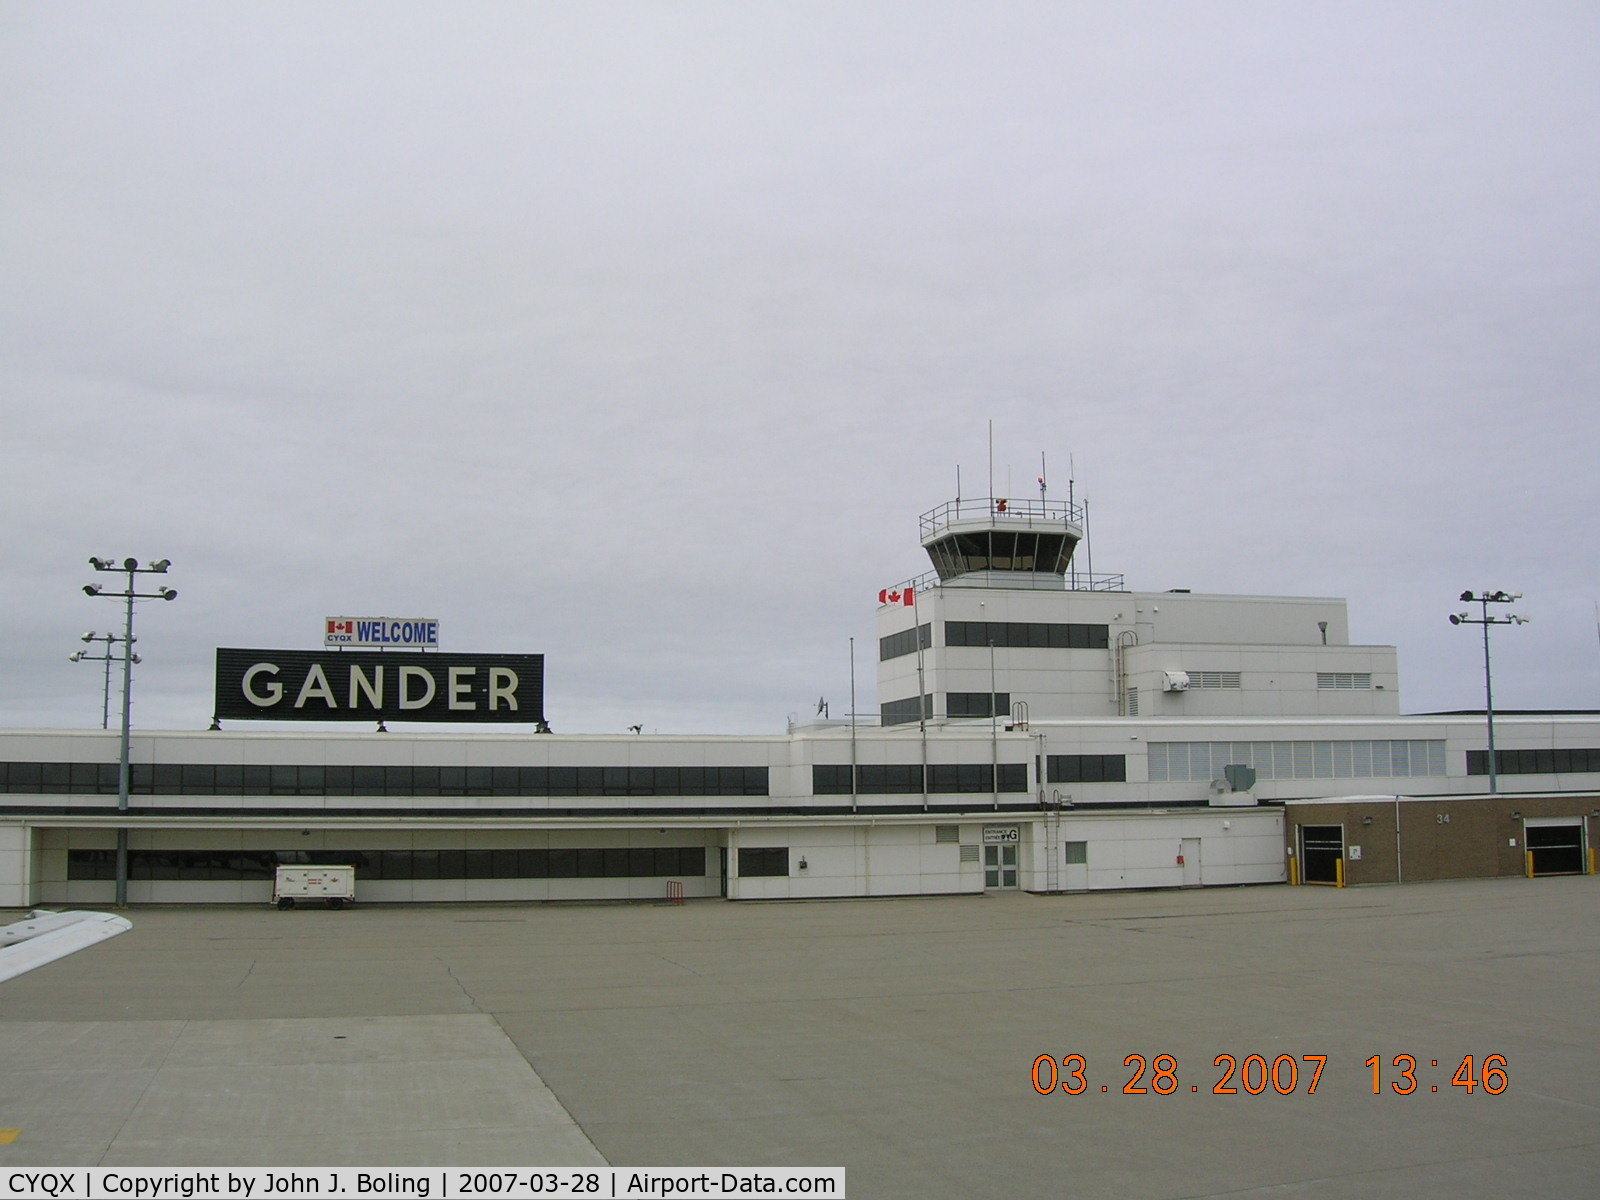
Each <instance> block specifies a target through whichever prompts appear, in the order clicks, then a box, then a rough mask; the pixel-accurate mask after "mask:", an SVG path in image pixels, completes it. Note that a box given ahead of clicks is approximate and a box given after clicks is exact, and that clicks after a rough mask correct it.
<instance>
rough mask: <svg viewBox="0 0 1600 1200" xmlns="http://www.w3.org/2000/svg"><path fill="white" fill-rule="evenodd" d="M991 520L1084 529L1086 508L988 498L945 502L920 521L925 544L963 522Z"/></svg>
mask: <svg viewBox="0 0 1600 1200" xmlns="http://www.w3.org/2000/svg"><path fill="white" fill-rule="evenodd" d="M985 518H992V519H994V520H995V521H997V522H998V521H1005V522H1007V523H1009V522H1012V521H1015V522H1016V523H1017V524H1018V525H1019V526H1022V527H1030V526H1031V527H1037V526H1039V525H1082V524H1083V521H1084V511H1083V505H1081V504H1074V503H1072V502H1070V501H1067V500H1030V499H1027V498H1025V497H1021V498H1018V497H1010V496H985V497H982V498H979V499H964V500H946V501H945V502H944V503H943V504H941V505H939V506H938V507H937V508H930V509H929V510H928V511H927V512H925V513H923V514H922V516H921V517H919V518H918V524H919V526H920V529H921V536H922V540H923V541H927V540H928V539H929V538H930V537H932V536H933V535H934V534H936V533H938V532H939V531H940V530H942V529H946V528H948V527H949V526H951V525H953V524H955V523H957V522H960V521H978V520H983V519H985Z"/></svg>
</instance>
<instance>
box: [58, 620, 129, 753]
mask: <svg viewBox="0 0 1600 1200" xmlns="http://www.w3.org/2000/svg"><path fill="white" fill-rule="evenodd" d="M82 640H83V641H85V642H104V643H105V644H106V648H105V650H104V651H102V652H101V653H99V654H90V653H89V652H88V651H87V650H79V651H78V652H77V653H76V654H71V655H68V656H67V661H68V662H103V663H105V665H106V679H105V686H104V687H103V688H102V689H101V692H100V728H101V729H110V728H111V664H112V663H114V662H116V661H117V659H118V658H120V657H121V655H117V654H113V653H111V647H112V645H113V644H114V643H116V642H120V641H121V640H122V639H121V638H119V637H118V636H117V635H116V634H114V633H96V632H95V631H94V630H92V629H91V630H90V631H89V632H88V633H86V634H84V635H83V639H82ZM133 661H134V662H135V663H137V662H138V661H139V656H138V655H137V654H135V655H134V656H133Z"/></svg>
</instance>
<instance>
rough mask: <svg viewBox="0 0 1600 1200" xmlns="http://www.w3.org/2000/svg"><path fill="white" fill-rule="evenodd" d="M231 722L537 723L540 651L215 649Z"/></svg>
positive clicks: (220, 708)
mask: <svg viewBox="0 0 1600 1200" xmlns="http://www.w3.org/2000/svg"><path fill="white" fill-rule="evenodd" d="M216 715H217V716H218V717H220V718H226V719H229V720H234V721H450V722H526V723H531V724H538V723H542V722H543V721H544V655H542V654H436V653H427V654H424V653H420V652H407V651H403V650H402V651H395V650H391V651H372V650H367V651H363V650H342V651H340V650H336V651H326V650H244V649H237V648H231V647H227V648H219V649H218V650H217V689H216Z"/></svg>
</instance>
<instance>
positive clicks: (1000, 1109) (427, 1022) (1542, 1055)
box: [0, 877, 1600, 1200]
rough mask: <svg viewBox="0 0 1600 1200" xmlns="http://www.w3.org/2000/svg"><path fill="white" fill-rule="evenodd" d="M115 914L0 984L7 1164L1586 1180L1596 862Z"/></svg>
mask: <svg viewBox="0 0 1600 1200" xmlns="http://www.w3.org/2000/svg"><path fill="white" fill-rule="evenodd" d="M16 915H20V914H15V913H14V914H0V921H4V920H9V919H12V918H13V917H14V916H16ZM125 915H127V916H128V917H129V918H130V919H131V920H132V921H133V929H132V930H131V931H130V932H128V933H126V934H124V935H122V936H121V937H118V938H115V939H112V940H111V941H109V942H104V943H101V944H100V945H97V946H94V947H91V948H89V949H87V950H85V951H82V952H81V953H78V954H75V955H73V956H71V957H70V958H67V959H64V960H61V961H60V962H57V963H54V964H52V965H50V966H47V967H44V968H41V969H40V970H38V971H35V972H33V973H31V974H29V975H25V976H21V977H19V978H17V979H14V980H12V981H11V982H9V983H7V984H3V985H0V1170H7V1169H10V1168H13V1167H57V1166H61V1167H84V1166H145V1167H167V1166H187V1167H194V1166H241V1167H244V1166H280V1167H294V1166H300V1167H313V1166H368V1167H384V1166H394V1167H403V1166H498V1167H504V1166H521V1167H527V1166H578V1165H601V1164H605V1163H610V1164H612V1165H616V1166H625V1167H635V1166H639V1167H646V1166H712V1167H716V1166H730V1167H732V1166H822V1167H828V1166H843V1167H846V1168H847V1169H848V1171H849V1177H848V1179H849V1195H850V1196H851V1197H854V1198H856V1200H868V1198H878V1197H919V1198H924V1197H936V1198H938V1197H963V1198H965V1197H972V1198H977V1200H984V1198H990V1197H992V1198H995V1200H1001V1198H1005V1200H1010V1198H1014V1197H1015V1198H1023V1197H1052V1198H1054V1197H1073V1198H1078V1197H1117V1198H1119V1200H1120V1198H1145V1197H1148V1198H1152V1200H1155V1198H1161V1200H1175V1198H1178V1197H1218V1196H1229V1197H1233V1196H1250V1197H1264V1198H1271V1200H1289V1198H1293V1200H1302V1198H1311V1197H1318V1198H1320V1197H1330V1198H1331V1197H1339V1198H1340V1200H1365V1198H1368V1197H1372V1198H1377V1197H1385V1198H1387V1197H1394V1196H1405V1197H1415V1198H1419V1200H1428V1198H1433V1197H1440V1198H1443V1197H1450V1198H1452V1200H1457V1198H1462V1197H1496V1198H1501V1197H1518V1196H1527V1197H1539V1198H1541V1200H1548V1198H1556V1197H1592V1196H1595V1195H1597V1194H1600V1028H1597V1025H1596V1021H1595V1013H1596V1000H1597V997H1600V879H1596V878H1593V877H1572V878H1556V879H1540V880H1520V879H1511V880H1484V881H1470V882H1461V883H1429V884H1415V885H1405V886H1399V887H1378V888H1363V889H1347V890H1339V889H1332V888H1310V887H1308V888H1289V887H1258V888H1227V889H1208V890H1204V891H1163V892H1132V893H1095V894H1090V895H1071V896H1048V897H1047V896H1029V895H1021V894H999V895H995V894H991V895H988V896H982V897H947V898H927V899H907V900H850V901H833V902H797V903H767V904H757V903H744V904H730V903H726V902H722V901H714V900H713V901H701V902H694V903H690V904H688V905H684V906H665V905H661V906H657V905H428V906H421V905H415V906H413V905H406V906H377V905H372V906H363V905H357V906H355V907H354V908H349V909H345V910H343V911H340V912H332V911H327V910H322V909H315V908H297V909H295V910H292V911H289V912H278V911H276V910H274V909H269V908H260V909H256V908H236V907H235V908H225V907H184V908H177V907H172V908H168V907H144V908H141V907H135V908H131V909H128V910H126V913H125ZM1257 1054H1258V1055H1260V1056H1261V1059H1260V1061H1259V1062H1256V1061H1247V1060H1249V1057H1250V1056H1251V1055H1257ZM1040 1055H1049V1056H1050V1057H1051V1059H1052V1060H1053V1062H1052V1064H1051V1066H1050V1067H1047V1066H1045V1065H1044V1064H1041V1065H1040V1066H1039V1068H1038V1069H1039V1072H1040V1073H1039V1076H1038V1078H1039V1082H1040V1084H1041V1085H1042V1086H1046V1087H1048V1086H1049V1085H1050V1084H1051V1083H1052V1082H1054V1083H1055V1084H1056V1087H1055V1088H1054V1089H1053V1090H1051V1091H1050V1093H1049V1094H1045V1095H1041V1094H1040V1093H1039V1091H1038V1090H1037V1089H1036V1087H1035V1085H1034V1073H1033V1072H1034V1065H1035V1060H1036V1059H1037V1058H1038V1056H1040ZM1074 1055H1076V1056H1081V1061H1080V1059H1079V1058H1074V1057H1071V1056H1074ZM1469 1055H1470V1056H1471V1057H1472V1064H1471V1066H1470V1068H1469V1069H1467V1070H1465V1071H1462V1070H1461V1068H1462V1066H1463V1060H1464V1059H1465V1058H1466V1057H1467V1056H1469ZM1492 1055H1499V1056H1502V1057H1503V1059H1504V1060H1505V1061H1504V1071H1505V1074H1504V1077H1503V1078H1502V1076H1500V1075H1499V1074H1498V1070H1497V1068H1498V1067H1499V1066H1500V1064H1499V1063H1498V1062H1496V1061H1495V1060H1490V1061H1489V1062H1488V1063H1487V1064H1486V1063H1485V1059H1486V1058H1488V1057H1489V1056H1492ZM1130 1056H1138V1057H1137V1058H1130ZM1160 1056H1171V1060H1172V1061H1171V1062H1170V1063H1169V1062H1168V1061H1167V1059H1166V1058H1162V1059H1161V1061H1160V1062H1159V1063H1158V1062H1156V1061H1155V1060H1156V1059H1157V1058H1158V1057H1160ZM1221 1056H1231V1058H1232V1059H1233V1062H1234V1064H1235V1065H1234V1069H1233V1070H1232V1071H1231V1072H1230V1071H1229V1069H1228V1060H1227V1058H1225V1057H1221ZM1324 1056H1325V1059H1326V1061H1325V1063H1323V1064H1321V1065H1320V1075H1318V1077H1317V1079H1316V1089H1315V1092H1314V1093H1313V1092H1312V1091H1311V1083H1312V1077H1313V1075H1314V1074H1316V1073H1317V1072H1318V1070H1319V1060H1321V1059H1322V1058H1323V1057H1324ZM1373 1056H1378V1059H1379V1063H1378V1066H1377V1081H1376V1082H1377V1094H1374V1068H1373V1067H1372V1066H1370V1065H1368V1060H1370V1059H1371V1058H1372V1057H1373ZM1397 1056H1410V1058H1411V1059H1412V1060H1414V1061H1415V1065H1414V1066H1413V1067H1411V1068H1410V1070H1409V1074H1407V1065H1408V1064H1407V1062H1406V1061H1405V1060H1404V1059H1402V1060H1401V1061H1400V1062H1399V1063H1396V1062H1395V1061H1394V1060H1395V1059H1396V1058H1397ZM1219 1058H1220V1062H1219ZM1063 1059H1066V1060H1067V1061H1066V1064H1065V1065H1063V1063H1062V1060H1063ZM1141 1059H1142V1069H1141V1064H1140V1060H1141ZM1285 1060H1288V1061H1285ZM1434 1063H1437V1064H1438V1065H1437V1066H1434V1065H1432V1064H1434ZM1274 1064H1276V1074H1275V1075H1274V1073H1273V1070H1274ZM1486 1067H1487V1068H1489V1069H1488V1070H1487V1071H1486ZM1052 1068H1053V1069H1052ZM1158 1072H1159V1073H1158ZM1452 1077H1458V1078H1460V1079H1461V1080H1462V1083H1455V1082H1452ZM1468 1079H1470V1080H1471V1081H1472V1082H1473V1084H1474V1086H1473V1087H1472V1088H1471V1089H1470V1090H1469V1089H1468V1088H1467V1087H1465V1086H1463V1084H1464V1082H1465V1081H1466V1080H1468ZM1412 1080H1415V1083H1414V1084H1413V1083H1412V1082H1411V1081H1412ZM1486 1081H1487V1084H1488V1087H1489V1088H1494V1089H1497V1090H1498V1092H1499V1094H1491V1092H1490V1091H1489V1090H1488V1089H1487V1088H1486V1087H1485V1082H1486ZM1502 1084H1503V1087H1502V1086H1501V1085H1502ZM1230 1086H1231V1087H1232V1088H1234V1089H1235V1090H1234V1091H1233V1092H1227V1091H1222V1090H1218V1089H1225V1088H1227V1087H1230ZM1397 1086H1398V1087H1399V1088H1403V1089H1408V1091H1407V1094H1400V1093H1399V1092H1398V1091H1397V1090H1396V1088H1397ZM1139 1087H1143V1088H1144V1089H1145V1090H1144V1091H1143V1092H1138V1091H1133V1090H1131V1089H1132V1088H1139ZM1066 1088H1070V1089H1072V1090H1073V1091H1076V1092H1077V1093H1078V1094H1067V1092H1066V1091H1065V1090H1064V1089H1066ZM1125 1088H1128V1089H1130V1090H1127V1091H1125V1090H1124V1089H1125ZM1435 1088H1437V1090H1436V1091H1435V1090H1434V1089H1435ZM1252 1093H1255V1094H1252Z"/></svg>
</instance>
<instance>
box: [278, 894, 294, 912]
mask: <svg viewBox="0 0 1600 1200" xmlns="http://www.w3.org/2000/svg"><path fill="white" fill-rule="evenodd" d="M278 907H279V908H280V909H284V908H293V907H294V897H293V896H279V897H278Z"/></svg>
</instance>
